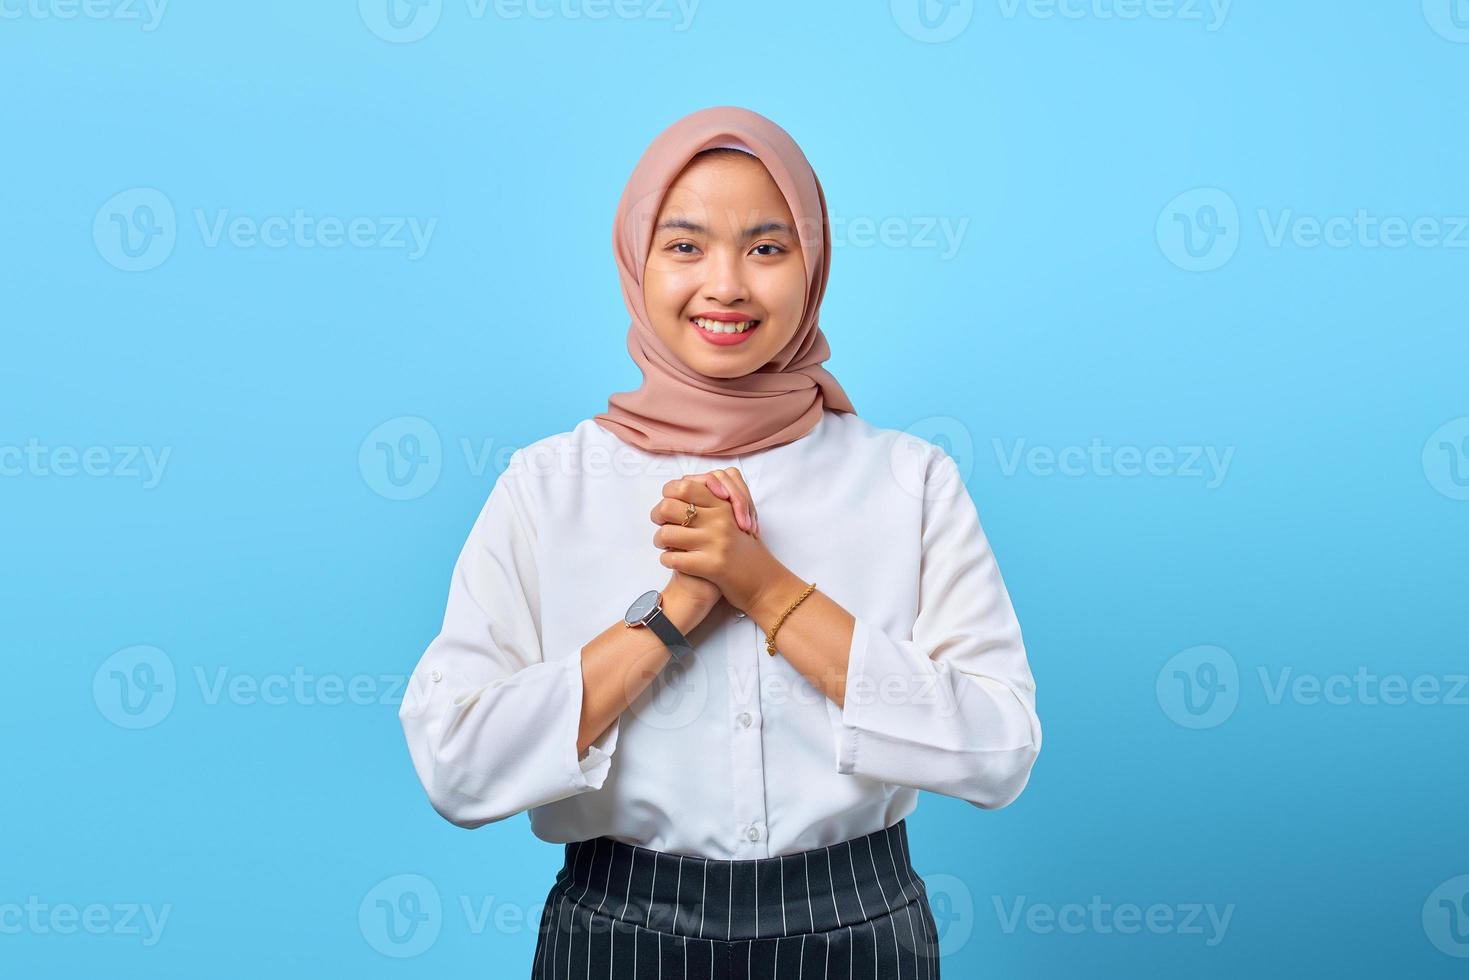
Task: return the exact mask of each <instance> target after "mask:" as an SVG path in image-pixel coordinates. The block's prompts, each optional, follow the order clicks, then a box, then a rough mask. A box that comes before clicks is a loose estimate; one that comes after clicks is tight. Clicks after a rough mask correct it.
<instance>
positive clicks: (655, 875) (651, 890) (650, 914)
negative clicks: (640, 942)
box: [643, 854, 661, 949]
mask: <svg viewBox="0 0 1469 980" xmlns="http://www.w3.org/2000/svg"><path fill="white" fill-rule="evenodd" d="M657 887H658V855H656V854H654V855H653V883H652V884H651V885H649V886H648V914H647V915H646V916H644V917H643V918H644V919H645V920H646V921H644V922H643V926H644V927H645V928H646V927H648V926H651V925H652V924H653V896H654V895H655V894H656V892H655V889H656V888H657ZM660 949H661V947H660Z"/></svg>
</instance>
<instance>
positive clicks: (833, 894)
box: [826, 844, 842, 926]
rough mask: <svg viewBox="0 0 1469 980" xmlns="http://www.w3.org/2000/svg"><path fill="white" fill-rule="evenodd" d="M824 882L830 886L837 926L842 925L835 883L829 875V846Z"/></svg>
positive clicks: (828, 847)
mask: <svg viewBox="0 0 1469 980" xmlns="http://www.w3.org/2000/svg"><path fill="white" fill-rule="evenodd" d="M826 880H827V883H828V884H830V885H831V908H832V911H833V912H835V913H836V914H837V925H838V926H841V924H842V910H841V907H840V906H838V905H837V881H836V879H835V878H833V877H832V874H831V845H830V844H828V845H826Z"/></svg>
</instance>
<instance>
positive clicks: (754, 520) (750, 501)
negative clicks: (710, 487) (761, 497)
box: [716, 466, 760, 537]
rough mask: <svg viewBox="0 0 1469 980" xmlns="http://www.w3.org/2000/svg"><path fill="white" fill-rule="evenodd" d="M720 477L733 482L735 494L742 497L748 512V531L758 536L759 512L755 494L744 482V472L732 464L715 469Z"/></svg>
mask: <svg viewBox="0 0 1469 980" xmlns="http://www.w3.org/2000/svg"><path fill="white" fill-rule="evenodd" d="M716 472H717V473H718V475H719V476H720V477H722V478H723V479H724V480H726V481H727V482H729V483H732V484H734V490H735V495H736V496H737V497H743V498H744V501H745V506H746V507H747V508H748V510H749V514H750V532H751V533H752V534H754V535H755V536H756V537H759V536H760V512H759V510H757V509H756V507H755V495H754V494H753V493H751V492H750V485H749V484H748V483H746V482H745V477H744V474H742V473H741V472H740V471H739V470H738V469H736V468H734V467H733V466H731V467H728V468H727V469H722V470H718V471H716Z"/></svg>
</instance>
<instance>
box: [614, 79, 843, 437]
mask: <svg viewBox="0 0 1469 980" xmlns="http://www.w3.org/2000/svg"><path fill="white" fill-rule="evenodd" d="M716 146H735V147H738V148H741V149H746V150H748V151H753V153H754V155H755V156H756V157H758V158H759V159H760V161H761V162H762V163H763V164H764V165H765V169H766V170H768V171H769V172H770V176H771V177H772V178H774V180H775V183H776V186H778V187H779V188H780V191H781V193H782V194H783V195H784V196H785V199H786V203H787V205H789V207H790V209H791V215H792V217H794V218H795V219H796V227H797V229H799V230H800V231H802V232H803V233H802V234H801V235H800V238H801V253H802V257H803V258H804V260H805V263H806V308H805V312H804V313H803V314H802V317H801V323H800V326H798V327H797V328H796V332H795V334H794V335H793V336H792V337H791V340H790V342H789V343H788V344H786V346H785V348H784V349H783V350H781V351H780V352H779V353H778V354H776V355H775V357H774V358H772V359H771V360H770V362H769V363H767V364H765V365H763V366H762V367H760V368H758V369H756V370H755V371H753V372H751V373H750V374H747V375H744V376H743V377H739V378H714V377H709V376H708V375H704V374H700V373H699V372H697V371H695V370H694V369H693V368H691V367H689V366H688V365H686V364H684V363H683V362H682V361H680V360H679V359H678V357H677V356H675V355H674V353H673V351H671V350H670V349H669V348H668V346H667V345H666V344H664V343H663V341H661V340H660V339H659V338H658V335H657V334H656V333H655V332H654V331H653V327H652V325H651V324H650V323H649V320H648V311H647V309H646V307H645V305H644V302H643V270H644V267H645V265H646V263H647V256H648V249H649V246H650V245H651V244H652V240H653V225H654V223H655V221H656V220H657V217H658V211H659V209H660V208H661V207H662V205H663V198H664V195H666V194H667V192H668V188H669V186H670V185H672V184H673V182H674V180H676V179H677V178H678V175H679V173H680V172H681V171H682V170H683V168H684V166H685V165H686V164H687V163H688V162H689V160H690V159H692V158H693V156H694V154H696V153H698V152H700V151H701V150H706V149H710V148H712V147H716ZM818 221H819V222H820V226H821V237H820V240H816V238H815V236H814V235H811V234H805V233H804V232H805V231H806V230H807V229H813V230H814V228H815V227H816V224H817V222H818ZM612 247H613V251H614V253H615V254H616V256H617V268H618V271H619V273H620V274H621V277H622V296H623V300H624V302H625V303H626V304H627V309H628V312H629V313H631V314H632V325H631V326H630V327H629V328H628V331H627V351H628V353H629V354H631V355H632V359H633V360H634V361H635V362H637V365H638V367H639V368H640V369H641V370H642V372H643V384H642V387H640V388H638V389H637V390H636V391H627V392H619V393H617V394H614V395H612V396H610V397H609V398H608V399H607V411H605V412H602V413H599V414H597V415H595V416H593V421H595V422H596V423H597V424H598V425H600V426H602V427H603V428H604V429H606V430H607V431H609V432H611V433H612V434H613V435H615V436H617V437H618V438H620V439H622V440H623V441H624V442H627V443H630V444H632V445H634V446H637V447H638V448H640V449H643V450H646V451H648V452H655V453H693V454H697V455H705V456H732V455H737V454H741V453H748V452H754V451H755V450H757V449H766V448H768V447H770V446H779V445H783V444H785V443H788V442H793V441H795V440H796V439H799V438H800V437H801V436H803V435H805V434H806V433H807V432H810V431H811V430H812V429H813V428H815V427H816V424H817V423H818V422H820V421H821V414H822V411H823V409H824V408H826V409H831V410H833V411H837V412H852V413H854V414H855V412H856V409H855V408H853V407H852V403H851V401H850V400H848V398H847V393H846V392H845V391H843V390H842V386H841V385H840V384H839V383H838V382H837V379H836V378H835V377H834V376H833V375H832V374H831V373H830V372H828V371H827V370H826V369H825V368H823V367H821V363H822V362H823V361H825V360H826V359H827V358H828V357H830V356H831V348H830V347H828V346H827V343H826V336H825V335H824V334H823V333H822V332H821V328H820V327H818V326H817V324H816V321H817V317H818V315H819V313H820V309H821V297H822V294H823V293H825V292H826V281H827V277H828V275H829V274H830V271H831V226H830V224H829V222H828V218H827V213H826V196H825V194H824V193H823V192H822V190H821V182H820V181H819V180H817V179H816V173H815V172H814V171H813V170H812V169H811V164H810V163H809V162H807V160H806V155H805V154H804V153H802V152H801V148H800V147H799V146H797V145H796V142H795V140H793V139H791V137H790V134H789V133H787V132H786V131H785V130H784V129H781V128H780V127H779V126H777V125H776V124H775V123H773V122H771V121H770V120H769V119H767V118H765V117H764V116H762V115H760V114H759V113H756V112H751V111H750V110H748V109H741V108H739V107H738V106H715V107H713V108H709V109H700V110H699V111H698V112H693V113H690V114H689V115H687V116H684V117H683V118H682V119H679V120H678V121H677V122H675V123H673V125H671V126H669V127H668V128H667V129H665V130H664V131H663V132H661V133H659V134H658V136H657V138H655V139H654V140H653V142H652V143H651V144H650V145H649V146H648V148H647V150H645V151H644V152H643V156H642V159H640V160H639V161H638V165H637V166H636V167H635V168H634V169H633V172H632V176H631V177H629V178H628V181H627V186H626V187H625V188H624V189H623V192H622V200H621V201H620V202H618V205H617V218H616V222H615V224H614V226H613V232H612Z"/></svg>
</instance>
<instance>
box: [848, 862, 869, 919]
mask: <svg viewBox="0 0 1469 980" xmlns="http://www.w3.org/2000/svg"><path fill="white" fill-rule="evenodd" d="M847 867H849V868H851V869H852V891H854V892H856V893H857V907H858V908H859V909H861V910H862V918H863V920H864V921H865V920H866V918H867V903H866V902H864V901H862V888H861V887H860V886H859V885H858V884H857V866H856V865H855V864H853V863H852V848H851V846H850V845H848V846H847Z"/></svg>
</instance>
